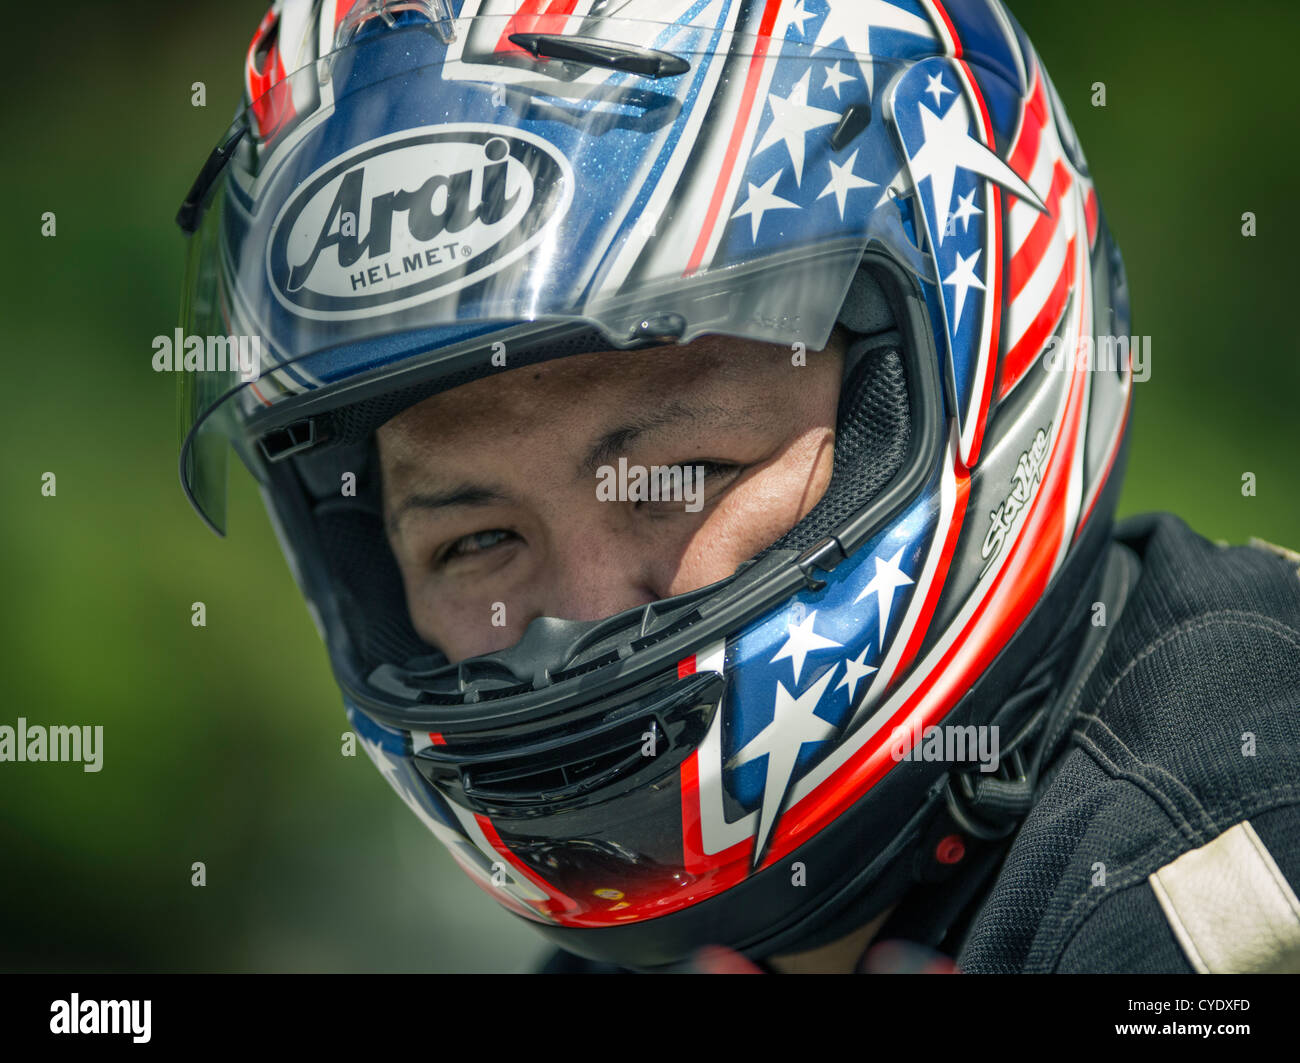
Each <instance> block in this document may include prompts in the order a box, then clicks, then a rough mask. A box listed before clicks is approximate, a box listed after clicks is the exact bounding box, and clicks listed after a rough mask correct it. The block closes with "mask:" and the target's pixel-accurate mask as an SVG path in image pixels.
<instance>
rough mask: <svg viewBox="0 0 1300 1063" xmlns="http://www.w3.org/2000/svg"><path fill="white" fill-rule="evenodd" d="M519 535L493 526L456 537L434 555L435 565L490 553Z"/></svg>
mask: <svg viewBox="0 0 1300 1063" xmlns="http://www.w3.org/2000/svg"><path fill="white" fill-rule="evenodd" d="M517 538H518V536H516V535H515V533H514V532H512V531H507V530H506V529H504V528H492V529H490V530H488V531H478V532H473V533H472V534H470V535H462V536H461V537H460V538H459V539H454V540H452V542H450V543H448V544H447V545H446V546H444V547H442V548H441V549H440V550H438V551H437V552H436V553H435V555H434V565H435V567H438V568H441V567H442V566H444V565H447V564H449V563H452V562H455V561H456V560H458V559H460V558H465V557H473V556H475V555H477V554H484V553H488V552H489V551H491V550H494V549H495V548H496V547H498V546H501V545H502V544H504V543H506V542H509V541H512V540H514V539H517Z"/></svg>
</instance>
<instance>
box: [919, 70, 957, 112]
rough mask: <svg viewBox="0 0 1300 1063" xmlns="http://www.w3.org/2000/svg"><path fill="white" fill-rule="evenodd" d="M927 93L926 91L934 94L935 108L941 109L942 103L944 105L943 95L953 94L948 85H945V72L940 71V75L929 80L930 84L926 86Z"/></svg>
mask: <svg viewBox="0 0 1300 1063" xmlns="http://www.w3.org/2000/svg"><path fill="white" fill-rule="evenodd" d="M925 91H926V92H932V93H934V105H935V107H939V106H940V105H942V103H943V94H944V93H945V92H947V93H949V94H951V93H952V89H950V88H949V87H948V86H947V85H945V84H944V83H943V71H942V70H941V71H939V73H937V74H935V75H933V76H932V77H931V78H930V79H929V80H928V82H927V83H926V86H925Z"/></svg>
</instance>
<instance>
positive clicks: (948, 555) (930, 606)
mask: <svg viewBox="0 0 1300 1063" xmlns="http://www.w3.org/2000/svg"><path fill="white" fill-rule="evenodd" d="M953 472H954V474H955V475H956V477H957V497H956V499H955V500H954V502H953V510H952V517H951V518H950V519H949V521H948V537H947V539H945V540H944V544H943V553H942V554H941V555H940V556H939V565H938V567H937V568H936V569H935V570H934V579H933V580H931V581H930V587H929V589H928V590H927V591H926V595H925V605H924V606H923V607H922V609H921V615H920V616H919V617H917V620H916V626H915V627H913V628H912V634H911V635H910V636H909V638H908V640H907V645H906V647H904V649H903V655H902V656H901V657H900V658H899V659H898V667H897V668H895V669H894V674H895V675H903V674H904V673H906V671H907V669H909V668H910V667H911V666H912V662H913V661H914V660H915V659H916V654H917V652H918V651H919V650H920V648H921V643H922V642H923V641H924V640H925V636H926V633H927V632H928V631H929V630H930V621H931V619H932V618H933V617H934V610H935V606H937V605H938V604H939V597H940V595H942V594H943V589H944V584H945V583H946V582H947V580H948V569H949V567H950V566H951V565H952V558H953V554H954V553H955V552H956V549H957V540H958V539H959V538H960V537H961V528H962V523H963V522H964V520H965V517H966V503H967V501H968V499H969V498H970V473H969V472H967V471H966V469H965V467H964V466H963V465H962V464H961V462H960V461H959V462H957V463H956V467H955V468H954V470H953Z"/></svg>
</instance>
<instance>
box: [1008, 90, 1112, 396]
mask: <svg viewBox="0 0 1300 1063" xmlns="http://www.w3.org/2000/svg"><path fill="white" fill-rule="evenodd" d="M1049 92H1050V87H1049V83H1048V82H1047V79H1046V75H1045V73H1044V72H1043V71H1042V69H1041V67H1039V66H1037V65H1035V69H1034V83H1033V89H1032V91H1031V92H1030V96H1029V103H1028V105H1027V106H1026V107H1025V111H1024V117H1023V119H1022V123H1021V127H1020V130H1019V133H1018V134H1017V136H1016V140H1015V145H1014V147H1013V148H1012V151H1011V155H1010V157H1009V158H1008V160H1007V161H1008V163H1009V164H1010V166H1011V168H1012V169H1013V170H1015V171H1016V173H1018V174H1019V175H1021V176H1022V177H1023V178H1024V180H1025V182H1026V183H1027V184H1028V185H1029V186H1030V188H1032V189H1033V190H1034V192H1035V198H1037V199H1038V200H1041V202H1042V203H1043V204H1044V205H1045V208H1044V209H1042V210H1040V209H1038V207H1037V205H1036V204H1035V203H1034V202H1033V201H1032V200H1026V199H1024V198H1018V197H1015V196H1013V197H1011V199H1010V200H1009V201H1008V208H1007V244H1008V252H1009V255H1010V261H1011V266H1010V272H1009V275H1008V278H1007V292H1006V335H1005V344H1004V351H1005V353H1004V355H1003V363H1002V376H1001V381H1000V383H999V385H998V395H997V398H998V399H1002V398H1005V397H1006V395H1007V394H1008V393H1010V391H1011V390H1012V389H1013V388H1014V387H1015V386H1016V384H1018V383H1019V382H1020V381H1021V380H1022V379H1023V378H1024V376H1025V373H1026V372H1027V371H1028V369H1029V367H1030V366H1031V365H1033V364H1034V362H1035V360H1036V359H1037V358H1038V356H1039V355H1040V354H1041V353H1042V350H1043V347H1044V345H1045V344H1046V342H1047V340H1048V338H1049V337H1050V336H1051V335H1052V334H1053V333H1054V332H1055V331H1056V329H1057V326H1058V325H1059V324H1060V321H1061V318H1062V317H1063V316H1064V315H1065V312H1066V307H1067V305H1068V302H1069V299H1070V293H1071V292H1072V291H1073V290H1074V287H1075V284H1076V281H1077V280H1078V279H1079V278H1077V277H1076V276H1075V270H1076V262H1077V257H1078V256H1077V255H1076V253H1075V252H1076V246H1075V245H1076V242H1077V241H1079V240H1082V239H1086V240H1087V242H1088V245H1089V247H1091V245H1092V242H1093V241H1094V240H1095V239H1096V235H1097V196H1096V192H1095V191H1094V190H1093V188H1092V182H1091V181H1089V180H1088V178H1087V177H1085V176H1083V175H1082V174H1080V173H1079V172H1078V171H1077V169H1076V168H1075V166H1073V165H1072V164H1071V162H1070V159H1069V157H1068V156H1067V153H1066V149H1065V147H1064V146H1063V144H1062V139H1061V136H1060V134H1059V133H1058V126H1057V122H1056V121H1055V113H1056V110H1057V109H1055V108H1053V107H1052V104H1051V101H1050V97H1049ZM1078 196H1082V198H1083V200H1084V203H1085V218H1086V225H1087V232H1086V234H1085V233H1081V232H1080V231H1079V227H1078V225H1077V224H1076V214H1075V211H1074V210H1073V209H1071V204H1072V202H1073V199H1074V197H1078Z"/></svg>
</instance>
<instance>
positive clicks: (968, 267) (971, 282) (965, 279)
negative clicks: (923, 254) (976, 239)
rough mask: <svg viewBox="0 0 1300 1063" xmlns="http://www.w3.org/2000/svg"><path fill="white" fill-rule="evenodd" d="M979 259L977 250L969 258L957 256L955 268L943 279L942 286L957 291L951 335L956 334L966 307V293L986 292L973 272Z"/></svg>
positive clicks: (981, 282) (982, 283)
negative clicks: (973, 289)
mask: <svg viewBox="0 0 1300 1063" xmlns="http://www.w3.org/2000/svg"><path fill="white" fill-rule="evenodd" d="M979 257H980V251H979V248H976V249H975V253H974V254H973V255H971V256H970V258H962V257H961V255H958V256H957V268H956V269H954V270H953V271H952V272H951V273H950V274H948V276H946V277H944V279H943V283H944V284H951V285H952V286H953V287H954V288H956V289H957V308H956V309H955V310H954V311H953V315H952V331H953V335H956V334H957V326H958V324H960V323H961V312H962V310H963V309H965V306H966V293H967V292H968V291H970V290H971V289H972V288H977V289H979V290H980V291H986V289H985V287H984V282H983V281H981V280H980V279H979V275H978V274H977V273H976V272H975V263H976V261H977V260H978V259H979Z"/></svg>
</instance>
